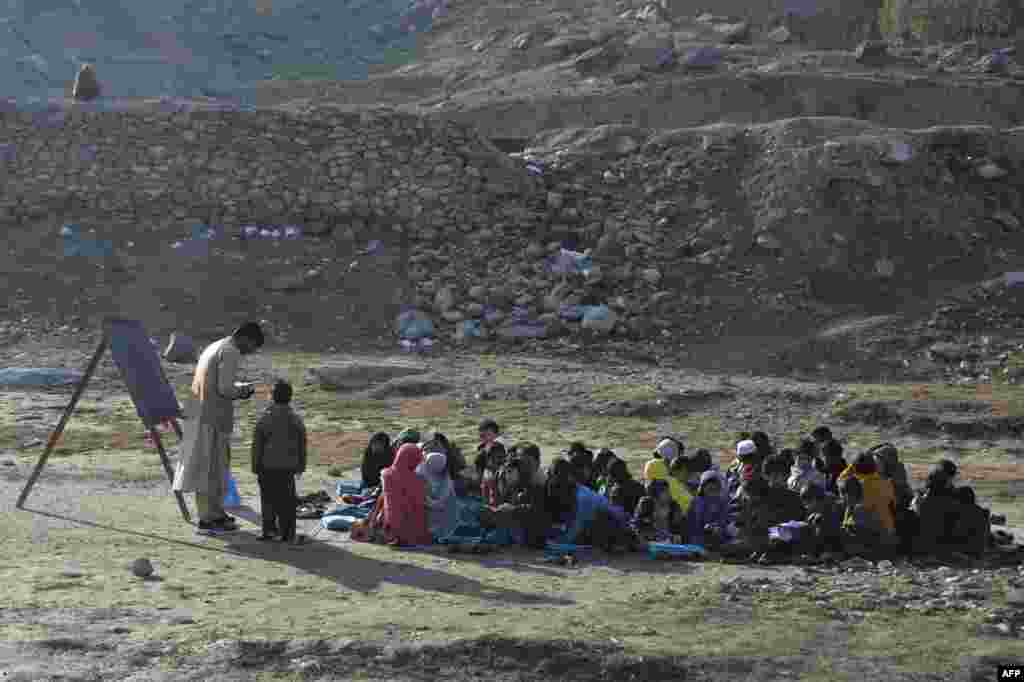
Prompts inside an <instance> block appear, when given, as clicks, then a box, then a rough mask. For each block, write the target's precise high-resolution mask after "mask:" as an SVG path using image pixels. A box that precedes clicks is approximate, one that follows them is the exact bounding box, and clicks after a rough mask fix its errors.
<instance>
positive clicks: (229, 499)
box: [224, 474, 242, 507]
mask: <svg viewBox="0 0 1024 682" xmlns="http://www.w3.org/2000/svg"><path fill="white" fill-rule="evenodd" d="M225 483H226V485H227V492H226V493H225V494H224V506H225V507H241V506H242V498H241V496H240V495H239V494H238V483H236V482H235V477H234V476H232V475H231V474H228V475H227V476H226V477H225Z"/></svg>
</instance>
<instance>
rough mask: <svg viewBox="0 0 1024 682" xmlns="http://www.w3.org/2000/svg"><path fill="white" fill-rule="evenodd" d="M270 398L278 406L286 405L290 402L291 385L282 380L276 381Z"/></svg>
mask: <svg viewBox="0 0 1024 682" xmlns="http://www.w3.org/2000/svg"><path fill="white" fill-rule="evenodd" d="M271 396H272V397H273V399H274V402H275V403H277V404H278V405H287V404H288V403H290V402H291V401H292V385H291V384H289V383H288V382H287V381H285V380H284V379H278V381H277V383H275V384H274V390H273V392H272V393H271Z"/></svg>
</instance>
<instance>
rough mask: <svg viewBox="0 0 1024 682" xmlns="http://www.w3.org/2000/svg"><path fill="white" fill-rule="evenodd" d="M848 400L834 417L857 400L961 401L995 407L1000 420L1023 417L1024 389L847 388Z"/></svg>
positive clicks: (944, 386)
mask: <svg viewBox="0 0 1024 682" xmlns="http://www.w3.org/2000/svg"><path fill="white" fill-rule="evenodd" d="M845 389H846V390H845V392H846V395H847V397H846V398H844V399H841V400H837V401H835V402H834V403H833V405H832V409H833V414H834V415H836V416H840V415H841V414H842V411H843V409H844V408H846V407H848V406H849V404H850V403H851V402H853V401H857V400H874V401H880V402H890V401H891V402H897V401H910V402H927V401H929V400H937V401H943V402H947V401H958V402H982V403H988V404H990V405H992V406H993V413H994V414H997V416H1000V415H1001V416H1014V417H1016V416H1020V415H1024V386H1022V385H1019V384H1006V383H992V384H978V385H975V386H960V385H952V384H942V383H925V384H919V383H903V384H848V385H847V386H846V387H845Z"/></svg>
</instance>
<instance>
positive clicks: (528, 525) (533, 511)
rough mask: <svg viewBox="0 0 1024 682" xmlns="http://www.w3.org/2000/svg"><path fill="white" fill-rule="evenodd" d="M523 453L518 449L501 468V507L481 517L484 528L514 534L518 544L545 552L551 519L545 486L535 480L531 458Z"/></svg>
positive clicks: (490, 510) (490, 509)
mask: <svg viewBox="0 0 1024 682" xmlns="http://www.w3.org/2000/svg"><path fill="white" fill-rule="evenodd" d="M534 447H536V446H534ZM522 449H523V448H522V447H517V448H515V450H516V452H517V456H516V457H515V458H513V459H510V460H509V461H508V462H507V463H506V464H505V465H504V466H503V467H502V469H501V473H500V474H499V476H498V495H499V504H498V505H497V507H489V508H488V509H487V510H486V512H485V513H484V514H482V515H481V525H484V526H487V527H493V528H505V529H508V530H511V531H512V535H513V538H514V539H515V541H516V542H517V543H519V544H523V545H526V546H528V547H534V548H542V547H543V546H544V542H545V539H546V537H545V535H546V533H547V529H548V528H549V527H550V525H551V519H550V518H549V516H548V514H547V511H546V509H545V499H544V497H545V495H544V486H543V485H538V484H537V483H536V481H535V479H534V478H533V477H532V473H531V472H532V469H531V467H532V463H528V461H529V460H530V457H529V456H524V455H522V454H520V453H521V452H522Z"/></svg>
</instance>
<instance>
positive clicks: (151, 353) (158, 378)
mask: <svg viewBox="0 0 1024 682" xmlns="http://www.w3.org/2000/svg"><path fill="white" fill-rule="evenodd" d="M107 330H108V331H107V333H108V334H109V339H110V354H111V356H112V357H113V359H114V364H115V365H117V367H118V369H119V370H120V371H121V377H122V378H123V379H124V383H125V385H126V386H127V387H128V393H129V395H131V397H132V402H134V403H135V411H136V412H138V414H139V418H140V419H141V420H142V423H143V424H145V425H146V426H147V427H151V426H155V425H156V424H158V423H159V422H160V421H161V420H163V419H168V418H172V417H178V416H180V407H179V405H178V398H177V396H176V395H175V394H174V389H173V388H172V387H171V385H170V384H169V383H167V377H166V376H165V375H164V372H163V368H162V367H161V366H160V355H159V354H158V353H157V348H156V346H154V345H153V343H152V342H151V341H150V340H149V335H148V334H146V330H145V329H144V328H143V326H142V323H141V322H139V321H138V320H122V319H111V320H107Z"/></svg>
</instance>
